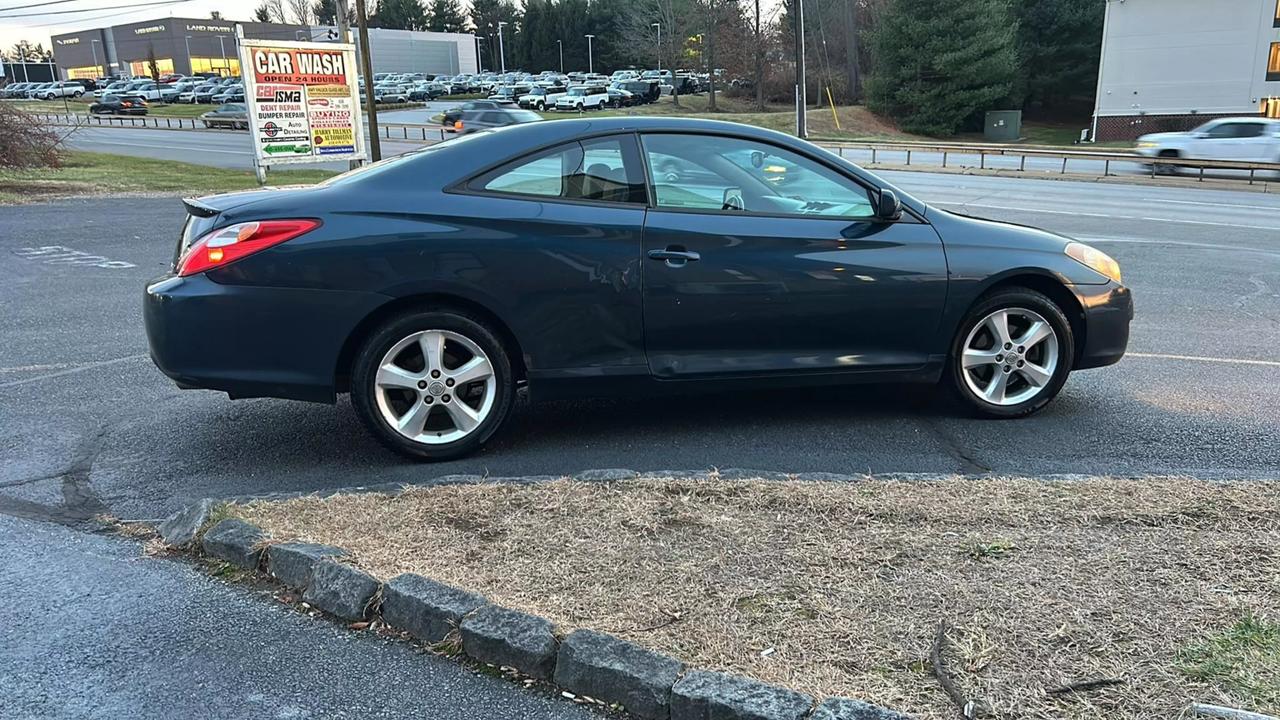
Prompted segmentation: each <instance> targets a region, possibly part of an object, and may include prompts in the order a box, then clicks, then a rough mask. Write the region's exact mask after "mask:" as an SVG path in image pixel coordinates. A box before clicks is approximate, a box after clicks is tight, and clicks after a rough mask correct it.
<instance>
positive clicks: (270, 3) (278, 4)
mask: <svg viewBox="0 0 1280 720" xmlns="http://www.w3.org/2000/svg"><path fill="white" fill-rule="evenodd" d="M266 5H267V10H268V12H270V13H271V22H277V23H283V22H285V16H284V0H266Z"/></svg>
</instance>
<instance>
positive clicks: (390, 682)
mask: <svg viewBox="0 0 1280 720" xmlns="http://www.w3.org/2000/svg"><path fill="white" fill-rule="evenodd" d="M0 549H3V557H4V562H2V563H0V598H3V599H4V602H2V603H0V717H4V718H13V719H14V720H16V719H17V718H104V719H108V718H110V719H113V720H115V719H120V718H130V719H132V720H149V719H151V718H155V719H156V720H161V719H165V720H168V719H169V718H179V717H180V718H193V719H194V718H293V719H298V720H303V719H306V718H385V717H395V718H410V717H413V718H433V719H439V720H474V719H475V718H492V719H493V720H553V719H554V720H587V719H588V718H591V717H599V716H596V715H593V714H591V713H588V712H587V711H585V710H583V709H582V708H580V707H578V706H575V705H573V704H571V703H568V702H565V701H562V700H560V699H556V698H550V697H547V696H545V695H542V694H538V693H533V692H528V691H525V690H523V689H521V688H520V687H518V686H516V685H514V684H512V683H508V682H506V681H504V680H500V679H498V678H494V677H489V676H485V675H477V674H476V673H474V672H472V671H471V670H469V669H467V668H466V667H464V666H462V665H460V664H458V663H455V662H453V661H451V660H446V659H443V658H439V657H436V656H433V655H428V654H424V653H421V652H419V651H417V650H415V649H414V648H412V647H411V646H409V645H408V644H406V643H401V642H396V641H389V640H383V639H381V638H378V637H376V636H374V635H372V634H370V633H367V632H365V633H353V632H350V631H348V630H346V629H344V628H341V627H339V626H338V625H335V624H333V623H331V622H329V621H327V620H323V619H317V618H312V617H308V616H305V615H302V614H299V613H297V612H295V611H294V610H292V609H290V608H288V607H286V606H284V605H281V604H279V603H277V602H275V601H274V600H272V599H271V598H270V596H269V594H268V593H266V592H252V591H251V592H246V591H245V590H244V589H243V588H241V587H236V586H229V585H227V584H225V583H222V582H219V581H217V580H213V579H211V578H209V577H207V576H206V575H204V574H202V573H200V572H198V571H197V570H196V569H195V568H194V567H192V566H190V565H187V564H185V563H183V562H180V561H173V560H163V559H157V558H150V557H146V556H144V555H142V554H141V550H140V548H139V545H138V544H137V543H135V542H131V541H125V540H119V539H115V538H110V537H103V536H95V535H86V534H83V533H78V532H75V531H73V530H70V529H68V528H64V527H60V526H57V525H50V524H47V523H39V522H34V521H29V520H20V519H17V518H12V517H5V516H3V515H0Z"/></svg>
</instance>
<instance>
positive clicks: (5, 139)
mask: <svg viewBox="0 0 1280 720" xmlns="http://www.w3.org/2000/svg"><path fill="white" fill-rule="evenodd" d="M61 143H62V138H61V137H59V136H58V134H57V133H55V132H54V131H52V130H50V129H49V128H47V127H45V126H43V125H41V124H40V122H39V121H37V120H36V119H35V117H34V116H33V115H31V114H30V113H26V112H23V111H22V110H19V109H17V108H15V107H13V106H12V105H9V104H7V103H0V168H17V169H29V168H56V167H60V166H61V165H62V160H61V158H60V157H59V156H58V146H59V145H60V144H61Z"/></svg>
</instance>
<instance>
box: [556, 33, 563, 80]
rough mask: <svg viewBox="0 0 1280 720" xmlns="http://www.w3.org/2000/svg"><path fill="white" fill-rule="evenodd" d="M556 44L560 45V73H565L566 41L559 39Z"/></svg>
mask: <svg viewBox="0 0 1280 720" xmlns="http://www.w3.org/2000/svg"><path fill="white" fill-rule="evenodd" d="M556 45H559V46H560V73H561V74H562V75H563V74H564V41H563V40H557V41H556Z"/></svg>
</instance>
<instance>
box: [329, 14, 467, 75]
mask: <svg viewBox="0 0 1280 720" xmlns="http://www.w3.org/2000/svg"><path fill="white" fill-rule="evenodd" d="M337 35H338V29H337V28H336V27H326V26H324V25H317V26H313V27H312V28H311V37H312V38H313V39H315V40H321V41H323V40H326V39H328V38H333V37H337ZM351 35H352V39H353V40H355V42H356V52H360V40H359V36H358V35H359V34H358V33H357V32H356V29H355V28H354V27H353V28H352V29H351ZM304 39H305V38H304ZM369 47H371V48H373V54H372V55H371V56H370V58H369V60H370V63H371V64H372V65H373V72H374V73H383V72H397V73H431V74H433V75H442V74H449V75H458V74H461V73H476V72H479V65H478V58H477V55H476V37H475V35H472V34H471V33H441V32H423V31H417V30H387V29H384V28H369Z"/></svg>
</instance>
